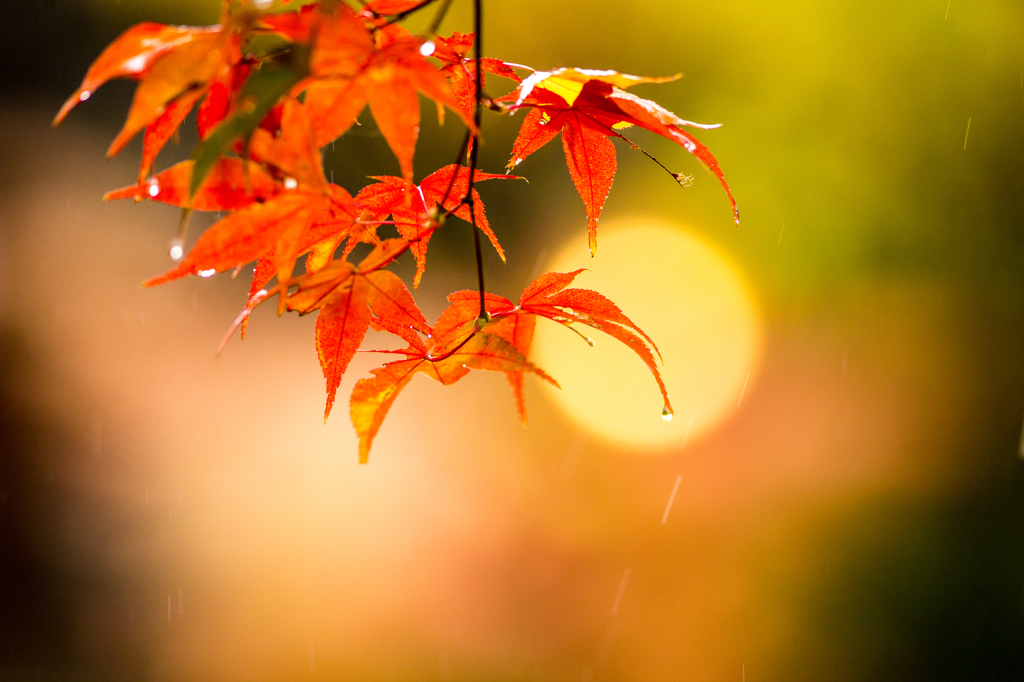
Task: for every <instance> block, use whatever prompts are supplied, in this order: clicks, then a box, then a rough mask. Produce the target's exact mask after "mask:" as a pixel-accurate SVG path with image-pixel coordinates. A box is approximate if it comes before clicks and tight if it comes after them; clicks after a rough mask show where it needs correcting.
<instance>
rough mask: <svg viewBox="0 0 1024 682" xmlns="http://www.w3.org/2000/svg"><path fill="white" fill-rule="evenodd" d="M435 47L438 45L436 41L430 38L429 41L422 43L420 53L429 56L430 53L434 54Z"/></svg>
mask: <svg viewBox="0 0 1024 682" xmlns="http://www.w3.org/2000/svg"><path fill="white" fill-rule="evenodd" d="M435 47H436V46H435V45H434V41H433V40H428V41H427V42H425V43H423V44H422V45H420V54H421V55H423V56H424V57H429V56H430V55H432V54H434V48H435Z"/></svg>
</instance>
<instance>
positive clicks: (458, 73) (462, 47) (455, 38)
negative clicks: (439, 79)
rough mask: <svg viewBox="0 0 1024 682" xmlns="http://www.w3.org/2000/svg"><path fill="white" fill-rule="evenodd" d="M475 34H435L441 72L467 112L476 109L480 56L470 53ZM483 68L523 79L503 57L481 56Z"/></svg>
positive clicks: (504, 76)
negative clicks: (446, 36)
mask: <svg viewBox="0 0 1024 682" xmlns="http://www.w3.org/2000/svg"><path fill="white" fill-rule="evenodd" d="M473 40H474V34H472V33H458V32H455V33H453V34H452V35H451V37H450V38H442V37H440V36H438V37H436V38H434V40H433V43H434V49H433V50H432V51H431V53H430V56H431V57H435V58H437V59H438V60H439V61H440V62H441V63H442V65H443V66H442V68H441V73H443V74H444V75H445V76H446V77H447V78H448V84H449V85H450V86H451V89H452V94H453V95H455V99H456V100H457V101H458V102H459V106H461V107H462V110H463V111H464V112H465V113H466V115H467V116H472V115H473V111H474V109H476V60H475V59H473V58H472V57H469V50H470V48H472V47H473ZM480 70H481V71H483V72H484V73H492V74H494V75H496V76H502V77H503V78H508V79H511V80H514V81H516V82H517V83H519V82H521V81H522V79H521V78H520V77H519V75H518V74H517V73H516V72H515V71H514V70H513V69H512V67H511V66H510V65H509V64H507V63H505V62H503V61H501V60H500V59H493V58H490V57H483V58H481V59H480ZM484 82H485V80H481V84H480V87H481V88H483V87H484Z"/></svg>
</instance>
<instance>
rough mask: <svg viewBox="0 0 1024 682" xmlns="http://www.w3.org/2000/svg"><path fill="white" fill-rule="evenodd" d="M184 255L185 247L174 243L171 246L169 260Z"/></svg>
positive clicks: (177, 258)
mask: <svg viewBox="0 0 1024 682" xmlns="http://www.w3.org/2000/svg"><path fill="white" fill-rule="evenodd" d="M184 255H185V249H183V248H181V244H174V245H173V246H171V260H173V261H179V260H181V257H182V256H184Z"/></svg>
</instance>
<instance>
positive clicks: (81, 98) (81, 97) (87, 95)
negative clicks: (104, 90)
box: [78, 90, 92, 102]
mask: <svg viewBox="0 0 1024 682" xmlns="http://www.w3.org/2000/svg"><path fill="white" fill-rule="evenodd" d="M90 97H92V93H91V92H89V91H88V90H82V94H80V95H79V96H78V101H79V102H84V101H85V100H87V99H89V98H90Z"/></svg>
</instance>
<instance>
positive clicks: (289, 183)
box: [284, 178, 299, 189]
mask: <svg viewBox="0 0 1024 682" xmlns="http://www.w3.org/2000/svg"><path fill="white" fill-rule="evenodd" d="M298 186H299V181H298V180H296V179H295V178H285V179H284V188H285V189H295V188H296V187H298Z"/></svg>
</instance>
